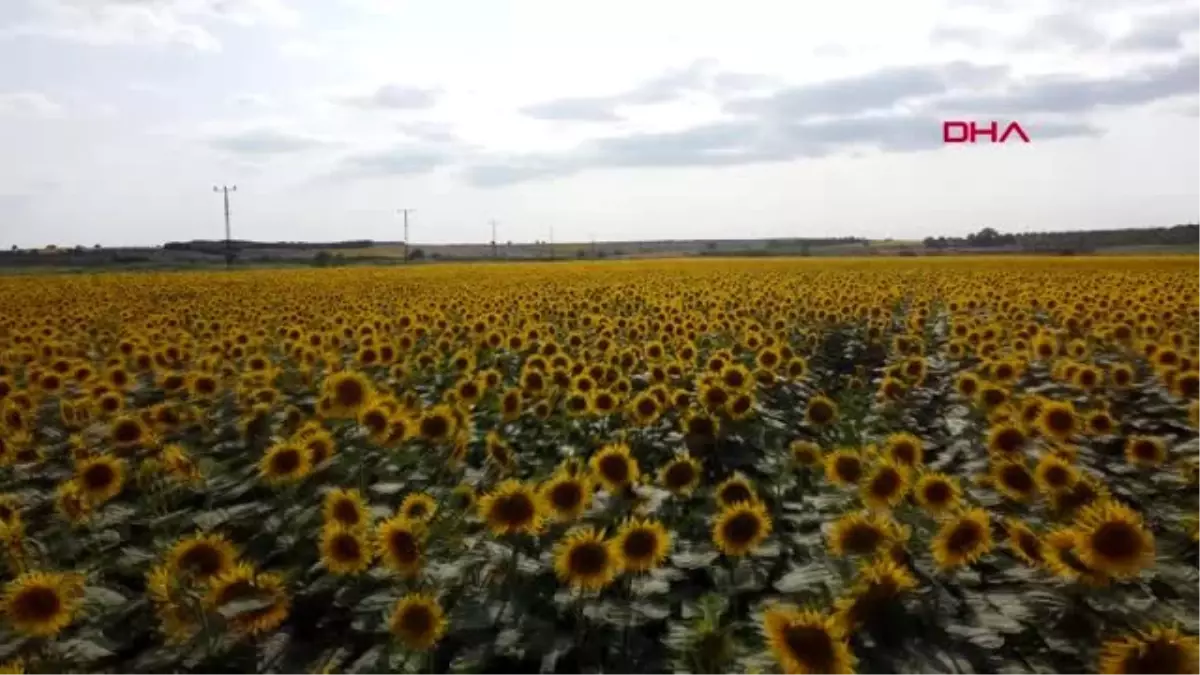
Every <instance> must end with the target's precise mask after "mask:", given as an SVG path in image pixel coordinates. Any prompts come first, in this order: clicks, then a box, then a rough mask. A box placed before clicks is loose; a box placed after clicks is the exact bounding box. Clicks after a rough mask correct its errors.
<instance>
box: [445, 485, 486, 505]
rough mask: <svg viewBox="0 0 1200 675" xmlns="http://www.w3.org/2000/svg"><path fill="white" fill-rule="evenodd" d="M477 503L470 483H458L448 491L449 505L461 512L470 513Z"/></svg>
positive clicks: (476, 496)
mask: <svg viewBox="0 0 1200 675" xmlns="http://www.w3.org/2000/svg"><path fill="white" fill-rule="evenodd" d="M478 501H479V495H478V493H476V492H475V488H474V486H472V485H471V484H470V483H460V484H458V485H456V486H455V487H454V489H453V490H451V491H450V505H451V506H452V507H454V508H456V509H459V510H461V511H470V510H471V509H473V508H475V503H476V502H478Z"/></svg>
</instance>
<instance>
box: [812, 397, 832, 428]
mask: <svg viewBox="0 0 1200 675" xmlns="http://www.w3.org/2000/svg"><path fill="white" fill-rule="evenodd" d="M808 419H809V420H811V421H812V422H813V423H814V424H825V423H827V422H829V420H831V419H833V406H831V405H829V403H827V402H825V401H813V402H812V403H809V404H808Z"/></svg>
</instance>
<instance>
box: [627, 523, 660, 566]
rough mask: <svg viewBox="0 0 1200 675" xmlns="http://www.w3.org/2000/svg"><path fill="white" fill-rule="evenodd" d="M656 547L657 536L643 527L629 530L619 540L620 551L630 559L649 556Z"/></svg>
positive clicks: (640, 558)
mask: <svg viewBox="0 0 1200 675" xmlns="http://www.w3.org/2000/svg"><path fill="white" fill-rule="evenodd" d="M657 547H658V536H657V535H656V534H655V533H654V532H653V531H651V530H647V529H645V528H639V529H636V530H632V531H630V532H629V533H628V534H626V535H625V539H624V541H622V542H621V552H622V553H624V554H625V557H626V558H630V559H632V560H642V559H645V558H649V557H650V556H651V555H653V554H654V551H655V549H656V548H657Z"/></svg>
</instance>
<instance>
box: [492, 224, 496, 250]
mask: <svg viewBox="0 0 1200 675" xmlns="http://www.w3.org/2000/svg"><path fill="white" fill-rule="evenodd" d="M492 259H493V260H495V259H496V219H495V218H493V219H492Z"/></svg>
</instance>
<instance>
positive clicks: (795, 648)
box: [762, 605, 855, 674]
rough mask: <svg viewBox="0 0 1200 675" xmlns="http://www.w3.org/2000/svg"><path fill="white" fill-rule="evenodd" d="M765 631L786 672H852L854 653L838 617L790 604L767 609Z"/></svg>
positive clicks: (768, 641) (775, 654) (772, 651)
mask: <svg viewBox="0 0 1200 675" xmlns="http://www.w3.org/2000/svg"><path fill="white" fill-rule="evenodd" d="M762 632H763V635H764V637H765V638H766V642H767V645H768V647H769V648H770V650H771V654H772V655H773V656H774V657H775V660H776V661H778V662H779V665H780V666H782V668H783V671H784V672H786V673H803V674H807V673H851V672H853V668H854V665H855V659H854V655H853V654H852V653H851V652H850V645H849V643H848V642H847V639H846V635H845V633H844V632H843V630H842V628H841V626H840V625H839V622H838V621H837V619H836V618H835V617H832V616H826V615H823V614H821V613H819V612H817V611H815V610H807V609H806V610H801V609H798V608H796V607H792V606H787V605H778V606H774V607H771V608H770V609H767V610H766V612H764V614H763V623H762Z"/></svg>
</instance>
